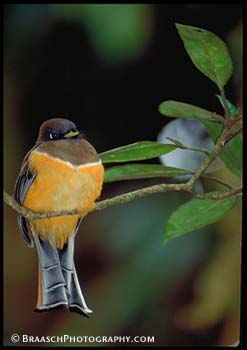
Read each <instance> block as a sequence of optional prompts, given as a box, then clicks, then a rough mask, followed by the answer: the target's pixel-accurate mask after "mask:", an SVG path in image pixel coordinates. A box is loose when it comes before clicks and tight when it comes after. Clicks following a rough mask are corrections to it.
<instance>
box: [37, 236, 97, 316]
mask: <svg viewBox="0 0 247 350" xmlns="http://www.w3.org/2000/svg"><path fill="white" fill-rule="evenodd" d="M34 241H35V245H36V248H37V252H38V257H39V288H38V301H37V305H36V309H35V311H49V310H52V309H58V308H64V307H65V306H66V307H69V309H70V311H72V312H77V313H79V314H82V315H84V316H87V317H89V315H90V314H91V313H92V311H91V310H90V309H89V308H88V306H87V304H86V302H85V299H84V297H83V294H82V292H81V289H80V285H79V282H78V278H77V274H76V270H75V266H74V257H73V256H74V237H71V238H70V239H69V241H68V243H67V244H66V245H64V247H63V249H61V250H59V249H57V248H55V247H53V246H52V245H51V244H50V242H49V241H47V240H41V239H40V238H39V236H38V235H36V234H34Z"/></svg>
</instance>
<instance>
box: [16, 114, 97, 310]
mask: <svg viewBox="0 0 247 350" xmlns="http://www.w3.org/2000/svg"><path fill="white" fill-rule="evenodd" d="M103 177H104V168H103V165H102V164H101V161H100V159H99V156H98V154H97V152H96V150H95V149H94V147H93V146H92V145H91V144H90V143H89V142H88V141H86V140H85V138H84V136H83V134H82V133H80V131H78V130H77V128H76V125H75V124H74V123H73V122H72V121H70V120H68V119H64V118H52V119H49V120H47V121H46V122H44V123H43V124H42V125H41V127H40V130H39V135H38V139H37V141H36V143H35V145H34V147H33V148H32V149H31V150H30V151H29V152H28V153H27V154H26V156H25V158H24V160H23V163H22V167H21V170H20V173H19V176H18V179H17V181H16V184H15V190H14V198H15V199H16V200H17V202H18V203H20V204H22V205H23V206H25V207H26V208H29V209H31V210H32V211H34V212H39V213H47V212H50V211H52V212H54V211H55V212H61V211H64V210H65V211H71V210H73V209H77V210H78V212H79V214H77V215H64V216H56V217H51V218H41V219H32V220H27V219H25V218H24V217H23V216H21V215H19V214H18V224H19V227H20V229H21V232H22V235H23V238H24V240H25V242H26V243H27V244H28V246H30V247H33V246H34V244H35V246H36V249H37V254H38V260H39V279H38V281H39V282H38V300H37V305H36V308H35V311H48V310H51V309H56V308H64V307H67V308H68V309H69V310H70V311H72V312H76V313H79V314H81V315H84V316H89V315H90V314H91V313H92V310H90V309H89V307H88V306H87V304H86V301H85V299H84V296H83V293H82V291H81V288H80V284H79V281H78V277H77V273H76V269H75V265H74V242H75V235H76V233H77V230H78V228H79V225H80V222H81V220H82V218H83V217H84V216H85V215H87V214H88V213H89V212H90V211H92V210H93V209H94V208H95V200H96V199H97V198H98V197H99V196H100V193H101V190H102V184H103Z"/></svg>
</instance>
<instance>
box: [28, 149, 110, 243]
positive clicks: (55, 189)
mask: <svg viewBox="0 0 247 350" xmlns="http://www.w3.org/2000/svg"><path fill="white" fill-rule="evenodd" d="M29 167H30V170H31V171H32V172H34V173H37V176H36V178H35V180H34V182H33V184H32V185H31V187H30V189H29V191H28V193H27V196H26V198H25V201H24V205H25V206H26V207H27V208H30V209H32V210H34V211H37V212H47V211H61V210H72V209H79V210H80V211H81V212H82V214H81V215H80V216H79V215H71V216H60V217H55V218H50V219H36V220H32V221H30V222H29V225H30V228H31V229H32V231H33V232H35V233H37V234H38V235H39V236H40V237H41V238H42V239H48V240H49V241H50V242H51V243H52V244H53V245H55V246H56V247H58V248H62V247H63V245H64V244H65V243H66V242H67V240H68V238H69V237H70V236H71V235H72V234H73V233H74V231H75V228H76V224H77V222H78V219H79V217H84V216H85V215H86V214H87V213H88V212H90V211H91V210H93V209H94V207H95V200H96V199H97V198H98V197H99V195H100V193H101V189H102V184H103V176H104V168H103V166H102V164H101V162H95V163H88V164H85V165H81V166H72V165H71V164H70V163H68V162H63V161H61V160H59V159H57V158H53V157H50V156H48V155H47V154H46V153H41V152H38V151H35V152H33V153H32V154H31V156H30V160H29Z"/></svg>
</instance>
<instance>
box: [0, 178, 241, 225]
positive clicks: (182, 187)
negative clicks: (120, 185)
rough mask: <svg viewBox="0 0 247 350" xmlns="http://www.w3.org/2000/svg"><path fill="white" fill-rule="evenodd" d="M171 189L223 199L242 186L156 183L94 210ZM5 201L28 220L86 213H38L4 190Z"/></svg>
mask: <svg viewBox="0 0 247 350" xmlns="http://www.w3.org/2000/svg"><path fill="white" fill-rule="evenodd" d="M171 191H185V192H189V193H191V194H193V195H194V196H195V197H196V198H200V199H214V200H223V199H226V198H229V197H234V196H238V195H240V194H241V193H242V188H239V189H234V190H231V191H228V192H224V193H222V194H214V193H208V194H199V193H196V192H193V191H192V189H191V188H190V186H188V183H186V184H184V183H182V184H160V185H154V186H150V187H146V188H142V189H140V190H136V191H132V192H128V193H124V194H120V195H118V196H116V197H113V198H110V199H105V200H103V201H100V202H97V203H96V206H95V209H94V210H103V209H106V208H109V207H113V206H115V205H119V204H125V203H128V202H131V201H133V200H134V199H137V198H142V197H145V196H148V195H151V194H157V193H165V192H171ZM4 202H5V203H6V204H7V205H9V206H10V207H11V208H13V209H14V210H15V211H16V212H17V213H18V214H21V215H22V216H23V217H25V218H26V219H28V220H34V219H44V218H52V217H56V216H64V215H80V214H85V213H84V212H80V211H79V210H77V209H74V210H63V211H60V212H52V211H50V212H45V213H37V212H34V211H32V210H30V209H28V208H26V207H24V206H22V205H20V204H18V203H17V202H16V200H15V199H14V198H13V197H11V196H10V195H9V194H8V193H7V192H5V191H4Z"/></svg>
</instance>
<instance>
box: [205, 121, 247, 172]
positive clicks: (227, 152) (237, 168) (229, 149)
mask: <svg viewBox="0 0 247 350" xmlns="http://www.w3.org/2000/svg"><path fill="white" fill-rule="evenodd" d="M202 123H203V125H204V126H205V128H206V130H207V132H208V133H209V135H210V136H211V137H212V139H213V140H214V142H216V141H217V139H218V137H219V136H220V134H221V133H222V130H223V127H222V126H221V125H218V124H216V123H210V122H208V121H203V120H202ZM219 156H220V158H221V159H222V160H223V162H224V163H225V164H226V166H227V167H228V169H229V170H231V171H232V172H233V173H234V174H235V175H237V176H239V177H241V174H242V159H243V140H242V138H241V137H240V136H239V135H237V136H235V137H234V138H233V139H232V140H231V141H229V142H228V143H227V144H226V146H225V147H224V149H223V150H222V151H221V152H220V155H219Z"/></svg>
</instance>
